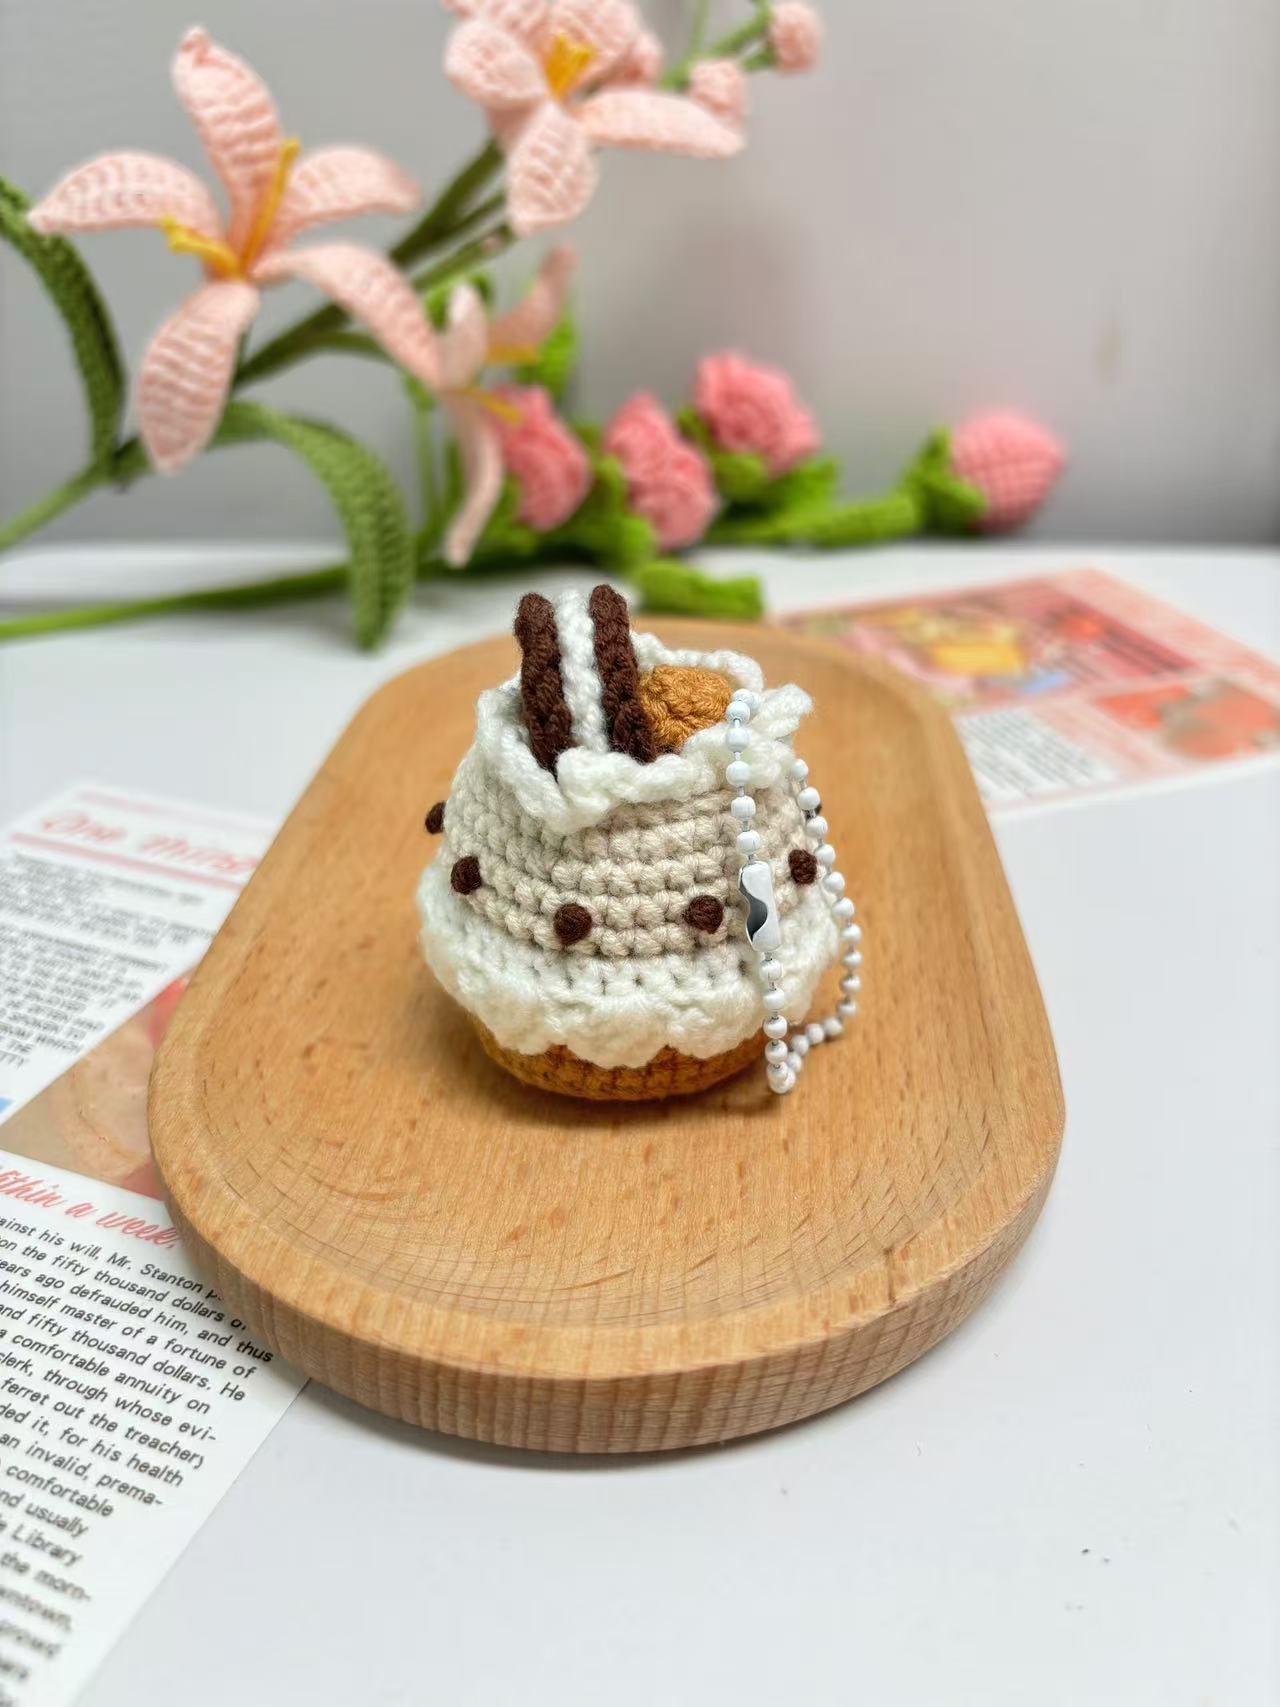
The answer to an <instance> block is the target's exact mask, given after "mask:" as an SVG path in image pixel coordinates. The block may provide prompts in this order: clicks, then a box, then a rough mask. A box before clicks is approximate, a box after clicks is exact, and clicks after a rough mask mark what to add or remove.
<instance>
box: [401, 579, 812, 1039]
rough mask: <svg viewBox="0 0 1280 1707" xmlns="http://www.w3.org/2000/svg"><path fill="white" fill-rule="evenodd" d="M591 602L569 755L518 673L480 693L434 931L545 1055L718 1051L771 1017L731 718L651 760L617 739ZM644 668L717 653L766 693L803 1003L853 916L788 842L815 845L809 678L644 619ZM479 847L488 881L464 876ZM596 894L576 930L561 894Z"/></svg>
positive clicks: (760, 794)
mask: <svg viewBox="0 0 1280 1707" xmlns="http://www.w3.org/2000/svg"><path fill="white" fill-rule="evenodd" d="M576 619H577V608H575V607H573V606H570V607H569V608H566V606H565V603H564V601H561V602H560V604H558V606H557V626H558V630H559V636H560V645H561V667H562V675H563V679H564V692H565V699H566V702H567V703H568V705H569V707H570V709H571V711H572V713H573V722H574V733H575V737H576V738H577V739H578V741H579V743H580V744H579V745H576V746H574V747H572V748H570V749H569V750H568V751H567V752H564V753H563V754H561V756H560V758H559V760H558V762H557V764H556V769H555V772H554V773H553V772H551V771H548V770H545V769H543V768H542V767H541V766H540V765H539V764H538V763H537V761H536V759H535V758H534V755H533V753H532V751H531V749H530V745H529V737H528V733H527V731H526V728H525V725H524V720H523V715H522V708H521V697H520V684H519V679H518V678H513V679H512V680H511V681H509V682H506V683H504V684H503V685H502V686H501V687H499V688H494V689H491V690H490V691H489V692H487V693H484V694H482V695H481V698H480V702H479V706H478V711H477V728H476V739H475V742H474V744H473V746H472V747H471V749H470V751H469V752H468V753H467V755H466V756H465V757H464V759H463V761H462V763H461V765H460V766H459V769H458V772H457V775H456V776H455V778H454V780H453V784H452V787H451V789H450V791H449V797H448V801H447V803H446V806H445V817H444V838H443V841H442V844H441V847H440V850H439V853H438V855H437V857H436V859H435V860H434V861H433V862H432V863H431V865H429V866H428V867H427V869H426V871H425V872H424V874H423V877H422V881H421V884H420V886H419V890H418V907H419V912H420V915H421V920H422V946H423V950H424V953H425V955H426V958H427V961H428V963H429V965H430V966H431V968H432V970H433V971H434V972H435V974H436V976H437V977H438V978H439V979H440V981H441V983H442V984H443V985H444V987H445V988H446V989H447V990H448V991H449V993H450V994H451V995H452V996H453V997H454V998H455V999H456V1000H457V1001H458V1002H460V1003H461V1004H462V1006H463V1007H465V1008H466V1009H468V1010H469V1011H470V1012H471V1013H473V1014H475V1016H476V1017H477V1018H478V1019H479V1020H480V1021H481V1022H482V1023H483V1024H484V1025H485V1026H486V1027H487V1028H488V1029H489V1031H491V1032H492V1033H493V1035H494V1036H495V1037H496V1038H497V1040H498V1042H499V1043H500V1044H501V1045H502V1046H503V1047H504V1048H507V1049H513V1050H516V1051H519V1052H521V1053H524V1054H531V1055H533V1054H540V1053H541V1052H542V1051H543V1050H545V1049H547V1048H549V1047H551V1046H552V1045H554V1044H563V1045H564V1046H566V1047H567V1048H569V1049H570V1050H572V1051H573V1053H574V1054H575V1055H578V1056H580V1057H581V1058H582V1059H584V1060H587V1061H591V1062H594V1063H595V1064H596V1065H598V1066H601V1067H635V1066H641V1065H643V1063H645V1062H646V1061H648V1060H650V1059H652V1057H653V1056H654V1055H656V1054H657V1053H658V1051H659V1050H661V1049H662V1048H664V1047H668V1046H669V1047H671V1048H674V1049H678V1050H679V1051H680V1052H681V1053H682V1054H685V1055H693V1056H698V1057H706V1056H710V1055H716V1054H719V1053H721V1052H722V1051H724V1050H727V1049H732V1048H733V1047H735V1046H736V1045H737V1044H738V1043H741V1042H742V1041H743V1040H744V1039H745V1038H747V1037H748V1036H750V1035H751V1033H752V1032H753V1031H755V1030H757V1029H758V1028H759V1026H760V1021H761V988H760V982H759V974H758V971H757V957H756V955H755V953H754V951H753V950H752V949H751V948H750V946H749V945H748V943H747V942H746V939H745V936H744V934H743V928H742V925H743V911H742V906H741V902H740V900H739V897H738V894H737V873H738V869H739V867H740V865H741V863H742V861H741V856H740V855H739V854H738V853H737V851H736V848H735V837H736V833H737V832H738V831H739V830H740V829H741V825H740V824H739V823H738V822H737V821H736V820H735V819H734V817H733V816H732V814H731V812H730V804H731V802H732V800H733V797H734V793H735V790H733V789H732V788H731V787H730V786H729V785H728V783H727V782H726V780H725V775H724V771H725V765H726V763H728V762H729V760H730V759H731V758H732V757H734V755H733V754H732V753H730V752H729V751H728V750H727V749H726V746H725V740H724V726H723V725H718V726H716V727H715V728H711V729H706V730H702V731H699V732H698V733H697V734H694V735H692V736H691V737H690V738H689V739H688V740H687V741H686V742H685V744H684V746H683V747H682V748H681V750H680V751H679V752H678V753H670V754H664V755H662V756H660V757H659V758H657V759H656V760H653V761H651V762H650V763H647V764H643V763H640V762H639V761H637V760H636V759H633V758H631V757H629V756H628V755H626V754H624V753H615V752H611V751H608V750H607V745H606V742H605V740H604V725H603V721H602V720H599V721H598V718H597V711H598V708H597V704H596V696H597V695H598V686H596V687H595V688H593V682H592V676H591V671H590V667H589V653H587V652H585V651H584V648H583V638H582V636H580V635H578V634H576V633H575V632H574V625H575V622H576ZM634 648H635V653H636V660H637V663H638V665H639V668H640V670H641V672H642V673H644V672H646V671H648V670H651V669H653V668H654V667H655V666H656V665H659V664H671V665H696V666H701V667H702V668H705V669H710V670H715V671H717V672H719V673H720V674H721V675H723V676H724V677H725V678H726V679H727V680H728V682H729V683H730V685H731V686H733V687H745V688H750V689H752V690H753V691H755V692H757V693H759V694H760V706H759V710H758V711H757V713H756V715H755V716H754V717H753V718H752V720H751V726H750V745H749V747H748V748H747V749H746V750H745V751H744V752H743V753H742V754H741V755H739V756H741V757H743V758H745V759H747V760H748V761H749V763H750V765H751V771H752V778H753V784H752V787H753V794H754V797H755V801H756V808H757V815H756V818H755V819H754V821H753V828H755V829H756V830H758V832H759V834H760V836H761V838H762V842H763V851H762V857H764V858H767V859H768V860H769V861H770V864H771V866H772V868H773V877H774V888H775V893H776V896H777V905H778V911H779V914H780V916H781V929H782V945H781V948H780V950H779V956H780V958H781V960H782V963H783V965H784V966H785V968H786V972H785V977H784V980H783V989H784V992H785V994H786V996H787V1006H786V1009H785V1013H786V1015H787V1017H788V1018H789V1019H791V1020H792V1021H794V1022H797V1023H798V1022H799V1021H801V1020H803V1019H804V1017H805V1015H806V1013H807V1012H808V1010H809V1007H810V1004H811V1001H812V998H813V993H814V988H815V986H816V984H817V981H818V979H819V977H820V976H821V974H822V972H823V971H824V970H825V968H826V967H827V966H828V965H829V964H830V962H831V960H832V958H833V957H834V954H835V950H836V926H835V924H834V922H833V920H832V918H831V913H830V909H829V907H828V906H827V904H826V901H825V899H824V897H823V895H822V892H821V887H820V885H818V884H811V885H806V886H803V887H801V886H798V885H797V884H796V883H795V882H794V881H793V879H792V876H791V871H790V867H789V862H788V856H789V854H790V852H791V851H792V850H794V849H802V848H803V847H804V846H805V841H804V835H803V832H802V827H801V821H800V815H799V813H798V811H797V808H796V804H795V800H794V797H793V795H792V793H791V791H790V788H789V786H788V783H787V777H788V771H789V767H790V764H791V761H792V759H793V758H794V756H795V755H794V753H793V751H792V748H791V743H790V737H791V736H792V735H793V734H794V732H795V730H796V728H797V727H798V725H799V723H800V721H801V719H802V718H803V717H804V716H805V715H806V714H807V713H808V712H809V711H810V709H811V701H810V699H809V696H808V695H807V694H806V693H804V692H803V691H802V690H801V689H800V688H798V687H794V686H786V687H778V688H774V689H769V690H765V689H764V685H763V681H762V677H761V673H760V669H759V666H758V665H757V664H756V663H755V662H754V661H753V660H752V659H750V658H747V657H744V656H743V655H742V654H740V653H736V652H727V651H725V652H693V651H672V650H670V649H669V648H667V647H665V646H663V645H662V644H661V642H660V641H659V640H658V639H657V638H656V637H655V636H653V635H650V634H636V635H635V636H634ZM467 856H474V857H475V858H476V859H477V860H478V862H479V868H480V874H481V883H480V886H479V887H478V888H476V889H474V890H473V891H472V892H471V893H468V894H459V893H456V892H455V890H454V888H453V887H452V884H451V880H450V877H451V872H452V870H453V867H454V864H455V862H457V861H458V860H459V859H463V858H466V857H467ZM700 895H707V896H711V897H713V898H714V899H715V900H717V901H719V902H720V903H721V904H722V905H723V908H724V918H723V922H722V923H721V925H720V927H719V928H718V929H717V930H716V931H715V932H714V933H710V934H708V933H707V932H705V931H701V930H698V929H696V928H694V926H692V925H691V924H689V923H688V922H687V921H686V919H685V916H684V915H685V909H686V908H687V907H688V904H689V902H690V901H691V900H693V899H694V897H695V896H700ZM570 902H572V903H576V904H577V905H579V906H581V907H584V908H585V909H586V911H587V913H588V914H589V915H590V917H591V921H592V925H591V930H590V932H589V933H588V934H587V935H586V936H585V937H584V938H583V939H582V940H580V941H578V942H575V943H573V944H572V945H570V946H568V947H566V946H563V945H562V944H561V942H560V941H559V940H558V939H557V936H556V932H555V929H554V925H553V920H554V916H555V913H556V911H557V909H558V908H560V907H562V906H564V905H565V904H566V903H570Z"/></svg>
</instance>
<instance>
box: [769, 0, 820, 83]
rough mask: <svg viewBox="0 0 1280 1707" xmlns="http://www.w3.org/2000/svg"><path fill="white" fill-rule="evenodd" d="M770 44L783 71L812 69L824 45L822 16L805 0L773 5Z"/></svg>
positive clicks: (792, 0) (788, 0) (785, 0)
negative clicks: (805, 2)
mask: <svg viewBox="0 0 1280 1707" xmlns="http://www.w3.org/2000/svg"><path fill="white" fill-rule="evenodd" d="M769 46H770V47H771V48H772V49H773V56H774V58H775V59H776V60H777V62H778V70H779V71H812V70H813V68H814V66H815V65H816V64H817V63H818V53H819V51H820V50H821V47H822V19H821V18H820V17H819V16H818V14H817V13H816V12H815V11H814V9H813V7H812V6H806V5H805V4H804V3H803V0H784V4H783V5H781V6H775V7H774V8H773V18H772V20H771V21H770V24H769Z"/></svg>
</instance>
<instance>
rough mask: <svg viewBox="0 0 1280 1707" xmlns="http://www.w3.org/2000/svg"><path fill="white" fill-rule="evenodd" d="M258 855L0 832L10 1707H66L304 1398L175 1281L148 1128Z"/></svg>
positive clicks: (84, 792)
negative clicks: (156, 1088)
mask: <svg viewBox="0 0 1280 1707" xmlns="http://www.w3.org/2000/svg"><path fill="white" fill-rule="evenodd" d="M270 839H271V827H270V826H269V825H265V824H262V823H259V822H256V821H254V820H252V819H239V818H235V817H232V816H229V815H227V814H222V813H217V812H211V811H208V810H205V809H203V808H199V807H189V806H184V805H179V804H176V803H174V802H164V801H159V800H154V799H150V798H148V797H145V796H135V795H132V794H124V793H121V792H117V791H116V790H113V789H108V788H100V787H97V786H93V785H88V784H86V785H83V786H81V787H77V788H73V789H70V790H69V791H68V792H67V793H66V794H64V795H63V796H61V797H60V798H58V799H57V800H55V801H52V802H51V803H50V804H49V805H47V806H44V807H41V808H39V809H38V810H36V811H34V812H31V813H29V814H27V816H26V817H24V818H22V819H21V820H19V821H18V822H17V823H16V824H13V825H11V826H10V827H9V828H8V830H6V831H0V1707H62V1704H64V1703H67V1702H70V1701H71V1700H72V1699H73V1698H74V1696H75V1695H76V1693H77V1691H78V1690H79V1689H80V1687H81V1685H82V1684H83V1683H84V1682H85V1680H86V1679H87V1678H88V1676H89V1674H90V1673H91V1672H92V1670H93V1669H94V1667H95V1666H96V1665H97V1664H98V1662H99V1661H100V1660H101V1658H102V1657H103V1655H104V1654H105V1652H106V1650H107V1649H108V1647H109V1646H110V1645H111V1643H112V1642H113V1641H114V1640H115V1638H116V1637H117V1636H118V1635H119V1634H120V1633H121V1631H122V1630H123V1629H124V1628H125V1626H126V1625H127V1624H128V1623H129V1621H130V1620H131V1619H132V1618H133V1617H134V1615H135V1614H136V1613H137V1611H138V1609H139V1608H140V1606H141V1605H142V1603H143V1601H144V1600H145V1599H146V1597H147V1595H148V1594H150V1592H151V1591H152V1589H154V1588H155V1586H156V1584H157V1583H158V1582H159V1580H160V1578H161V1577H162V1576H163V1575H164V1573H165V1571H167V1570H168V1568H169V1567H170V1565H171V1564H172V1563H173V1561H174V1560H175V1559H176V1558H177V1556H178V1554H179V1553H180V1552H181V1550H182V1548H183V1547H184V1546H185V1545H186V1544H187V1542H188V1541H189V1540H190V1539H191V1537H192V1535H193V1534H194V1533H195V1531H196V1530H197V1529H198V1528H199V1526H200V1524H201V1523H202V1522H203V1521H204V1519H205V1518H206V1517H207V1516H208V1514H209V1513H210V1512H211V1511H212V1509H213V1507H214V1506H215V1505H216V1504H217V1502H218V1500H219V1499H220V1498H221V1497H222V1495H223V1494H224V1493H225V1492H226V1490H227V1488H228V1487H229V1486H230V1485H231V1483H232V1481H233V1480H234V1479H235V1477H236V1475H237V1474H238V1473H239V1471H240V1470H241V1468H242V1467H243V1466H244V1465H245V1464H246V1463H247V1462H248V1460H249V1458H250V1457H251V1456H252V1454H253V1452H254V1451H255V1450H256V1448H257V1447H258V1445H259V1444H260V1443H261V1441H262V1440H263V1438H264V1437H265V1436H266V1434H267V1432H268V1431H269V1430H270V1429H271V1428H272V1426H273V1425H274V1424H275V1423H276V1422H277V1421H278V1419H279V1418H280V1416H281V1415H282V1414H283V1412H284V1410H285V1408H286V1407H287V1406H288V1405H289V1403H290V1401H291V1400H292V1399H293V1398H294V1396H295V1395H296V1393H297V1392H298V1389H299V1387H300V1385H301V1379H300V1377H299V1376H297V1375H295V1374H294V1373H293V1371H291V1370H288V1369H286V1368H284V1367H283V1366H282V1365H280V1364H279V1363H278V1362H277V1361H276V1360H275V1359H274V1358H273V1357H272V1355H271V1353H270V1352H267V1351H265V1350H263V1349H262V1348H261V1347H260V1346H258V1345H256V1344H255V1343H254V1342H253V1341H252V1339H250V1338H249V1336H248V1334H247V1332H246V1330H245V1327H244V1324H243V1323H242V1322H239V1321H237V1320H236V1319H235V1318H234V1317H232V1316H231V1315H230V1313H229V1312H228V1311H227V1310H226V1309H225V1308H224V1307H223V1305H222V1302H221V1300H220V1299H219V1298H218V1297H217V1295H216V1294H215V1293H213V1292H212V1291H210V1290H209V1288H208V1287H207V1286H206V1285H205V1284H204V1282H203V1281H202V1280H201V1279H200V1278H199V1277H198V1275H197V1274H196V1273H195V1271H194V1270H193V1268H192V1267H191V1265H190V1264H189V1263H188V1261H187V1259H186V1257H185V1255H184V1253H183V1250H182V1247H181V1245H180V1244H179V1242H178V1235H177V1233H176V1231H175V1230H174V1228H173V1227H172V1225H171V1224H170V1222H169V1219H168V1216H167V1215H166V1213H165V1210H164V1206H163V1204H162V1203H161V1202H160V1201H159V1186H158V1182H157V1179H156V1175H155V1171H154V1168H153V1165H152V1161H151V1154H150V1149H149V1146H148V1143H147V1126H146V1087H147V1076H148V1073H149V1071H150V1067H151V1060H152V1057H153V1055H154V1053H155V1050H156V1047H157V1045H158V1043H159V1041H160V1038H161V1037H162V1036H163V1034H164V1030H165V1027H166V1025H167V1023H168V1021H169V1018H170V1015H171V1014H172V1012H173V1009H174V1007H175V1005H176V1003H177V1001H178V999H179V997H180V996H181V993H182V989H183V986H184V983H185V980H186V978H187V976H188V975H189V973H190V972H191V970H192V968H193V967H194V966H195V964H196V962H197V961H198V960H199V959H200V956H201V955H202V954H203V953H204V951H205V949H206V948H207V946H208V944H209V941H210V939H211V937H212V936H213V933H214V932H215V931H216V930H217V928H218V926H219V924H220V923H221V922H222V919H223V918H224V917H225V915H226V913H227V911H228V910H229V908H230V906H231V904H232V902H233V901H234V900H235V898H236V895H237V894H238V893H239V891H240V889H241V887H242V885H243V884H244V882H245V881H246V879H247V878H248V876H249V874H250V873H251V872H252V870H253V869H254V866H255V865H256V864H257V862H258V859H259V858H260V856H261V854H262V853H263V851H264V850H265V848H266V846H267V843H268V842H269V841H270Z"/></svg>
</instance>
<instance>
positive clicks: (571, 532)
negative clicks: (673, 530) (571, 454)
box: [544, 456, 656, 570]
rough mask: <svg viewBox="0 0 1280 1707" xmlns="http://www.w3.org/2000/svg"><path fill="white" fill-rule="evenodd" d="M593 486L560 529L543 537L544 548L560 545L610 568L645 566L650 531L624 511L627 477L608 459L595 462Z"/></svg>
mask: <svg viewBox="0 0 1280 1707" xmlns="http://www.w3.org/2000/svg"><path fill="white" fill-rule="evenodd" d="M595 471H596V477H595V483H594V484H593V486H592V488H591V490H590V492H588V493H587V496H586V497H585V498H584V499H583V501H582V503H581V505H580V506H579V507H578V509H577V510H576V511H575V513H574V514H573V515H572V516H570V518H569V520H568V521H567V522H566V523H565V524H564V526H563V527H560V528H557V529H556V530H555V532H554V533H550V534H546V535H545V536H544V539H545V540H546V542H547V544H548V546H550V547H556V546H563V547H565V548H566V549H568V550H569V551H571V552H574V553H582V554H583V555H584V556H586V557H589V558H590V559H591V560H592V561H593V562H595V563H599V564H601V565H603V566H604V567H605V568H612V569H623V570H625V569H632V568H635V567H637V566H638V565H639V564H642V563H647V562H649V560H650V559H651V558H652V557H653V554H654V551H655V549H656V542H655V539H654V533H653V528H652V527H651V526H650V524H649V523H648V522H647V521H646V520H645V519H644V517H643V516H638V515H636V514H635V512H634V511H633V510H631V509H629V508H628V505H627V478H626V475H625V474H623V472H622V467H621V464H620V463H619V462H618V461H617V460H616V458H614V457H612V456H602V457H598V458H596V459H595Z"/></svg>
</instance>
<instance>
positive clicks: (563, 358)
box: [516, 314, 578, 403]
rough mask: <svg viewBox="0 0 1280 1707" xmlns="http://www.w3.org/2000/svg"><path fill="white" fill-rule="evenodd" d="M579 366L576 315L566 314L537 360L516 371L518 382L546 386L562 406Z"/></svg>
mask: <svg viewBox="0 0 1280 1707" xmlns="http://www.w3.org/2000/svg"><path fill="white" fill-rule="evenodd" d="M577 365H578V327H577V324H576V322H575V321H574V318H573V316H572V314H566V315H565V317H564V319H563V320H562V321H561V322H560V324H559V325H558V326H557V327H556V329H555V331H554V332H552V334H551V336H550V337H549V338H548V339H547V341H546V343H545V344H544V345H543V346H542V348H541V349H540V350H539V351H538V355H537V359H536V360H535V361H531V362H527V363H526V364H525V365H524V366H523V367H518V368H517V369H516V379H517V380H518V382H519V383H520V384H521V385H542V386H545V387H546V389H547V390H548V391H549V392H550V393H551V395H552V397H553V398H554V399H555V400H556V402H557V403H559V402H560V400H561V398H562V397H563V396H564V394H565V391H566V390H567V389H568V385H569V381H570V380H571V379H572V378H573V375H574V370H575V369H576V368H577Z"/></svg>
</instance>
